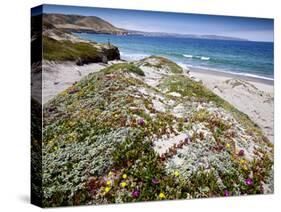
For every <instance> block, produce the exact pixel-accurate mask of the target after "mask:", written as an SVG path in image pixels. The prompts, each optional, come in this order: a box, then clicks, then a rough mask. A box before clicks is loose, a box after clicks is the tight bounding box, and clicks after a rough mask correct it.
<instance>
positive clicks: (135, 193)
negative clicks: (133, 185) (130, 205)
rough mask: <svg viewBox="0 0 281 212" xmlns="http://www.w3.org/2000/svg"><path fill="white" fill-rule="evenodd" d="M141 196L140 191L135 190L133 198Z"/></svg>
mask: <svg viewBox="0 0 281 212" xmlns="http://www.w3.org/2000/svg"><path fill="white" fill-rule="evenodd" d="M139 195H140V190H138V189H135V190H133V191H132V197H133V198H138V197H139Z"/></svg>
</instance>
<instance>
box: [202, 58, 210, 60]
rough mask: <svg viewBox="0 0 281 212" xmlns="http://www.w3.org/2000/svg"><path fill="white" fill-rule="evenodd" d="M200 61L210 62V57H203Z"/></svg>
mask: <svg viewBox="0 0 281 212" xmlns="http://www.w3.org/2000/svg"><path fill="white" fill-rule="evenodd" d="M200 59H201V60H210V58H209V57H201V58H200Z"/></svg>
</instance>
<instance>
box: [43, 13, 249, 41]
mask: <svg viewBox="0 0 281 212" xmlns="http://www.w3.org/2000/svg"><path fill="white" fill-rule="evenodd" d="M44 24H45V25H46V24H52V25H54V26H55V27H56V28H58V29H64V30H68V31H71V32H89V33H99V34H114V35H142V36H159V37H162V36H165V37H182V38H197V39H212V40H237V41H247V40H246V39H242V38H237V37H228V36H219V35H194V34H179V33H165V32H144V31H136V30H130V29H121V28H118V27H115V26H113V25H112V24H111V23H109V22H107V21H105V20H103V19H101V18H99V17H96V16H81V15H65V14H51V13H47V14H44Z"/></svg>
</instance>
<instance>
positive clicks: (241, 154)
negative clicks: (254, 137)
mask: <svg viewBox="0 0 281 212" xmlns="http://www.w3.org/2000/svg"><path fill="white" fill-rule="evenodd" d="M238 155H239V156H241V157H242V156H244V150H243V149H241V150H240V151H239V153H238Z"/></svg>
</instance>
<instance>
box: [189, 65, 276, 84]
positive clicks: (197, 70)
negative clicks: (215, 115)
mask: <svg viewBox="0 0 281 212" xmlns="http://www.w3.org/2000/svg"><path fill="white" fill-rule="evenodd" d="M189 69H190V71H191V72H194V73H201V74H208V75H215V76H221V77H227V78H237V79H241V80H245V81H249V82H253V83H262V84H266V85H272V86H274V79H272V80H270V79H264V78H261V77H260V78H259V77H254V76H246V75H242V74H239V73H237V74H236V73H233V72H226V71H225V72H222V71H219V70H213V69H208V68H206V69H203V68H196V67H189ZM246 74H247V73H246Z"/></svg>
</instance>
